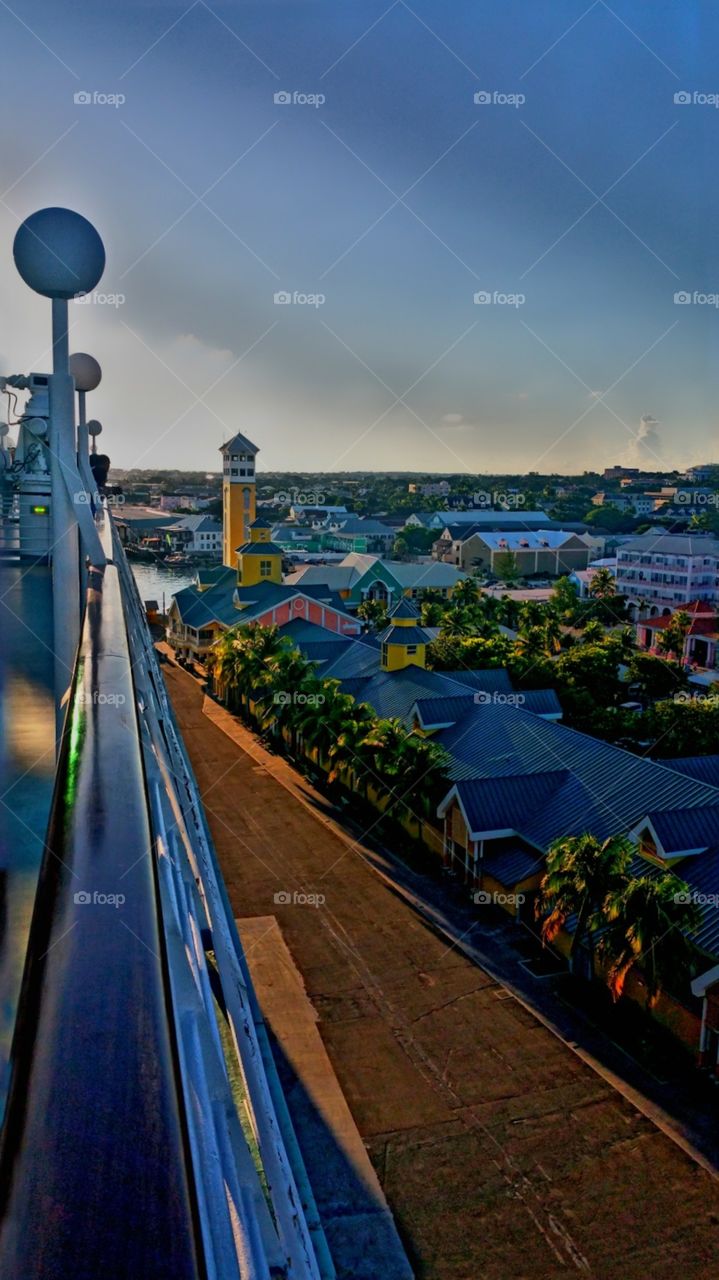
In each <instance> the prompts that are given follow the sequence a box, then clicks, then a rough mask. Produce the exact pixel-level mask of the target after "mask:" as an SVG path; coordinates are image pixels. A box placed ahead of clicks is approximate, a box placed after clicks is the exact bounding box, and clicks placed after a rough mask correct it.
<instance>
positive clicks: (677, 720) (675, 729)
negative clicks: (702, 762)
mask: <svg viewBox="0 0 719 1280" xmlns="http://www.w3.org/2000/svg"><path fill="white" fill-rule="evenodd" d="M675 699H676V700H675V701H671V702H669V701H667V702H657V703H655V705H654V706H653V707H650V708H649V710H648V711H647V712H646V713H645V715H644V716H643V717H642V720H643V723H644V726H645V731H646V736H647V737H648V738H650V739H652V741H653V746H652V748H651V754H652V755H654V756H664V757H671V756H702V755H711V754H713V753H714V752H715V751H716V749H717V742H719V699H717V698H707V697H704V698H690V697H689V695H688V694H681V693H679V694H676V695H675Z"/></svg>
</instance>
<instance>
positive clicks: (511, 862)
mask: <svg viewBox="0 0 719 1280" xmlns="http://www.w3.org/2000/svg"><path fill="white" fill-rule="evenodd" d="M482 867H483V870H484V871H485V873H486V874H487V875H489V876H493V877H494V879H495V880H498V881H499V883H500V884H503V885H506V886H507V888H511V887H513V886H514V885H515V884H520V883H521V881H522V880H527V879H529V877H530V876H533V875H536V873H537V872H538V871H541V870H542V869H543V867H544V854H543V853H538V852H537V850H536V849H528V848H526V847H525V846H524V845H522V844H519V843H518V842H517V840H515V839H510V840H496V841H495V840H490V841H488V842H487V844H486V845H485V846H484V858H483V859H482Z"/></svg>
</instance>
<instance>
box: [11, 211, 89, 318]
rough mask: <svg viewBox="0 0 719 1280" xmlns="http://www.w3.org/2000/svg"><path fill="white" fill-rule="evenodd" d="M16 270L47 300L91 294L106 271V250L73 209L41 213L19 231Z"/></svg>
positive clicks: (22, 224) (31, 218)
mask: <svg viewBox="0 0 719 1280" xmlns="http://www.w3.org/2000/svg"><path fill="white" fill-rule="evenodd" d="M13 257H14V259H15V266H16V267H17V269H18V271H19V272H20V275H21V276H22V278H23V280H24V281H25V284H27V285H29V286H30V288H31V289H34V290H35V292H36V293H41V294H42V295H43V296H44V297H45V298H75V297H77V295H78V294H82V293H90V291H91V290H92V289H94V288H95V285H96V284H97V282H98V280H99V279H100V277H101V276H102V273H103V271H104V270H105V248H104V245H103V243H102V240H101V239H100V237H99V235H98V234H97V231H96V230H95V228H94V227H93V225H92V223H91V222H88V221H87V218H83V217H82V215H81V214H79V213H75V212H74V211H73V210H72V209H58V208H51V209H38V211H37V213H32V214H30V217H29V218H26V219H25V221H24V222H23V223H21V225H20V226H19V227H18V230H17V234H16V236H15V242H14V244H13Z"/></svg>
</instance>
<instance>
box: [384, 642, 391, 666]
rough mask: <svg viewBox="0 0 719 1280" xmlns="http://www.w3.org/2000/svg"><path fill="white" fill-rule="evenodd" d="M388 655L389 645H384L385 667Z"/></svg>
mask: <svg viewBox="0 0 719 1280" xmlns="http://www.w3.org/2000/svg"><path fill="white" fill-rule="evenodd" d="M388 655H389V646H388V645H386V644H383V645H382V663H383V665H386V663H387V657H388Z"/></svg>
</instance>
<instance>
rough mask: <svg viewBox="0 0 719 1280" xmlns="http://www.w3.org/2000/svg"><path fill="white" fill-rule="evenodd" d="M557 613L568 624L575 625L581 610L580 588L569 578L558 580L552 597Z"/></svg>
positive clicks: (551, 601) (551, 600)
mask: <svg viewBox="0 0 719 1280" xmlns="http://www.w3.org/2000/svg"><path fill="white" fill-rule="evenodd" d="M550 604H551V607H552V609H553V610H554V611H555V613H556V614H557V615H558V616H559V617H560V618H561V619H562V621H563V622H566V623H568V624H571V623H573V622H574V621H575V620H576V618H577V616H578V614H579V612H580V609H581V603H580V599H579V588H578V587H577V586H576V585H575V584H574V583H573V582H572V581H570V579H569V578H567V577H563V578H557V581H556V582H555V584H554V586H553V588H552V594H551V596H550Z"/></svg>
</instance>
